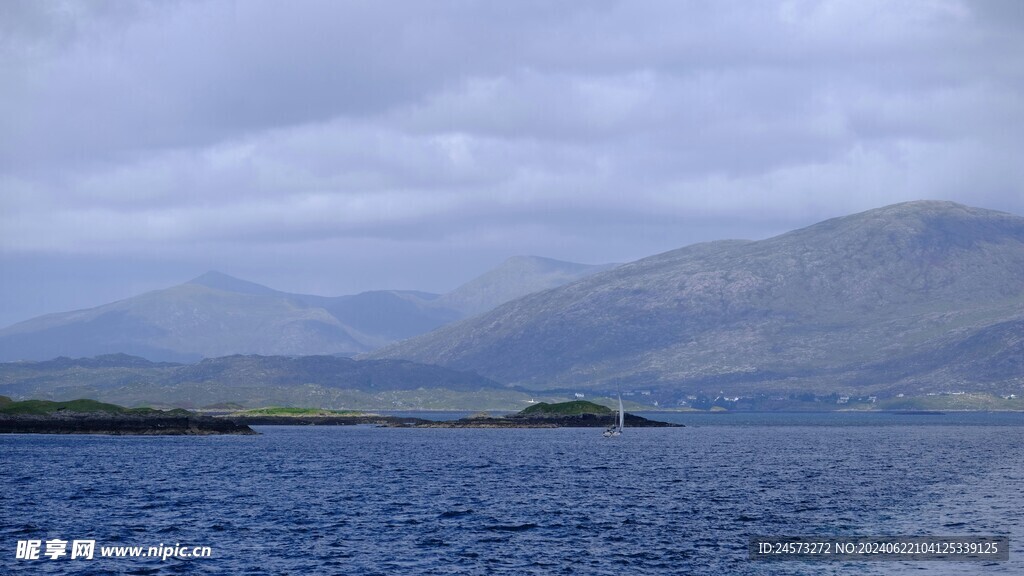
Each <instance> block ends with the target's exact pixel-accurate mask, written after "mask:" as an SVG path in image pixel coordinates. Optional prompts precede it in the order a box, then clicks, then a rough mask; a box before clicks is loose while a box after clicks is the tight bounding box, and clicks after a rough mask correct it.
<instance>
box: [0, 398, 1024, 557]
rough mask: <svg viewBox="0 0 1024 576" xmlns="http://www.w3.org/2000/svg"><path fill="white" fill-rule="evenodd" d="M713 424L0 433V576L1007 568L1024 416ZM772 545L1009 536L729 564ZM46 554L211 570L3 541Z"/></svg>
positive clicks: (1017, 527)
mask: <svg viewBox="0 0 1024 576" xmlns="http://www.w3.org/2000/svg"><path fill="white" fill-rule="evenodd" d="M731 416H732V415H730V416H715V417H712V418H711V419H708V420H704V421H700V418H696V419H692V418H691V420H698V422H696V424H698V425H695V426H691V427H687V428H677V429H628V430H627V431H626V433H625V434H624V435H623V436H621V437H619V438H616V439H612V440H608V439H604V438H602V437H601V435H600V431H598V430H593V429H554V430H444V429H429V430H428V429H424V430H405V429H384V428H372V427H260V428H259V429H260V431H261V432H263V434H262V435H261V436H256V437H194V438H180V437H164V438H156V437H150V438H146V437H137V438H129V437H103V436H29V435H14V436H3V437H0V455H2V467H0V482H2V486H3V490H2V492H0V573H2V574H7V573H27V574H34V573H40V574H509V575H511V574H584V575H600V574H616V575H618V574H821V573H825V574H858V575H861V574H908V573H914V574H1021V573H1024V562H1022V561H1021V559H1020V558H1019V556H1020V543H1021V542H1022V540H1021V538H1022V537H1024V520H1022V514H1021V512H1020V498H1021V495H1022V486H1024V453H1022V450H1021V446H1022V441H1024V417H1021V416H1020V415H1013V416H1009V417H1006V416H1003V415H996V416H997V417H996V418H995V419H992V420H989V422H990V423H989V424H986V419H985V418H986V415H970V416H967V417H964V418H966V420H967V421H964V418H960V419H957V418H951V419H944V418H945V416H931V417H929V416H904V417H901V418H909V419H911V422H909V423H903V424H901V423H899V422H898V421H896V422H894V421H891V420H890V421H885V420H883V421H880V422H874V423H872V422H870V421H865V420H864V419H863V418H861V419H857V418H849V417H846V416H840V417H839V418H838V419H835V418H834V419H832V420H831V424H829V420H828V418H827V417H825V416H821V415H787V416H785V418H788V420H786V421H785V422H781V423H780V422H779V421H778V419H777V418H775V419H772V420H771V421H770V422H762V423H757V421H756V417H753V416H741V415H735V416H738V417H731ZM877 416H882V415H870V417H872V418H873V417H877ZM990 416H991V415H990ZM713 418H718V419H717V420H715V419H713ZM801 418H802V419H803V420H801ZM680 419H682V420H683V421H687V417H686V416H681V417H680ZM823 419H824V420H823ZM786 534H805V535H806V534H818V535H823V536H832V535H883V534H884V535H891V534H907V535H928V534H932V535H1009V536H1010V538H1011V553H1010V561H1009V562H1002V563H997V564H988V565H982V564H978V563H938V562H918V563H909V562H902V563H889V562H844V563H838V562H837V563H813V564H812V563H805V562H785V563H779V562H772V563H765V562H754V561H750V560H748V559H747V538H748V537H749V536H751V535H786ZM51 538H61V539H65V540H71V539H95V540H96V541H97V546H104V545H130V546H145V547H148V546H157V545H159V544H164V545H171V544H176V543H180V544H182V545H187V546H210V547H211V548H212V551H213V556H212V557H211V558H203V559H191V560H177V559H169V560H166V561H162V562H161V561H159V560H154V559H99V558H96V559H94V560H69V559H67V558H63V559H59V560H50V559H45V558H44V559H41V560H21V561H18V560H15V548H16V542H17V541H18V540H27V539H40V540H46V539H51Z"/></svg>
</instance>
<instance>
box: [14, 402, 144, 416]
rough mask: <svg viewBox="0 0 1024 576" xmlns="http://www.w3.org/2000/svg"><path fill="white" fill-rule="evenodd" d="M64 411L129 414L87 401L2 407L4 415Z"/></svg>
mask: <svg viewBox="0 0 1024 576" xmlns="http://www.w3.org/2000/svg"><path fill="white" fill-rule="evenodd" d="M62 410H63V411H67V412H106V413H109V414H121V413H124V412H129V410H128V409H127V408H124V407H123V406H118V405H116V404H106V403H104V402H97V401H96V400H86V399H81V400H69V401H67V402H53V401H50V400H24V401H22V402H9V403H6V404H3V405H2V406H0V413H2V414H53V413H54V412H59V411H62ZM144 410H145V409H144Z"/></svg>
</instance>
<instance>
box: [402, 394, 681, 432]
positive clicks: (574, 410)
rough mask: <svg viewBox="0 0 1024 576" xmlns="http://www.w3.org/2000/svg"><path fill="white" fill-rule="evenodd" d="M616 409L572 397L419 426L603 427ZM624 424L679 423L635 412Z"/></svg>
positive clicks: (610, 421)
mask: <svg viewBox="0 0 1024 576" xmlns="http://www.w3.org/2000/svg"><path fill="white" fill-rule="evenodd" d="M617 416H618V413H617V412H616V411H614V410H612V409H611V408H608V407H606V406H602V405H600V404H594V403H593V402H587V401H585V400H575V401H573V402H560V403H557V404H548V403H546V402H538V403H537V404H534V405H533V406H530V407H529V408H526V409H524V410H521V411H519V412H517V413H515V414H509V415H507V416H490V415H488V414H475V415H473V416H470V417H468V418H461V419H459V420H449V421H446V422H429V421H428V422H425V423H422V424H418V425H417V426H418V427H421V428H604V427H608V426H611V425H612V424H614V423H615V420H616V417H617ZM625 424H626V428H676V427H679V428H681V427H683V425H682V424H673V423H670V422H659V421H657V420H648V419H647V418H643V417H641V416H637V415H635V414H629V413H628V412H627V413H626V415H625Z"/></svg>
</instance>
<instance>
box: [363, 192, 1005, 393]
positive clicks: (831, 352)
mask: <svg viewBox="0 0 1024 576" xmlns="http://www.w3.org/2000/svg"><path fill="white" fill-rule="evenodd" d="M369 357H372V358H402V359H407V360H414V361H417V362H425V363H430V364H438V365H442V366H446V367H450V368H454V369H460V370H472V371H475V372H477V373H479V374H481V375H484V376H487V377H489V378H492V379H494V380H497V381H499V382H503V383H506V384H512V385H519V386H523V387H527V388H530V389H534V390H551V389H581V390H583V389H596V390H604V391H615V390H624V391H636V390H645V391H648V392H649V391H652V390H653V391H654V394H655V396H657V395H658V394H659V393H660V394H661V395H662V396H663V397H665V398H666V399H667V400H671V401H672V402H673V403H674V404H680V405H685V404H686V401H687V399H688V398H689V399H691V400H692V399H693V398H695V397H697V396H708V397H723V396H732V397H739V396H744V395H752V394H762V395H763V394H775V395H786V394H790V395H799V394H808V393H812V394H828V393H837V394H864V395H874V394H880V395H890V396H898V395H899V394H905V395H907V396H910V395H915V396H923V395H926V394H934V393H939V392H947V393H961V392H971V391H977V392H988V393H992V394H1011V393H1012V394H1018V395H1022V392H1024V218H1021V217H1019V216H1015V215H1011V214H1007V213H1002V212H995V211H991V210H984V209H979V208H971V207H967V206H962V205H959V204H954V203H949V202H937V201H919V202H910V203H904V204H897V205H893V206H888V207H884V208H880V209H875V210H870V211H867V212H863V213H860V214H854V215H851V216H847V217H842V218H836V219H832V220H827V221H824V222H821V223H819V224H816V225H813V226H810V227H807V228H803V229H800V230H795V231H793V232H789V233H786V234H782V235H780V236H776V237H773V238H769V239H766V240H760V241H740V240H725V241H717V242H710V243H705V244H697V245H693V246H688V247H685V248H681V249H678V250H673V251H670V252H666V253H663V254H659V255H655V256H651V257H648V258H644V259H642V260H638V261H635V262H632V263H629V264H625V265H622V266H619V267H616V268H613V269H610V270H606V271H603V272H600V273H597V274H593V275H590V276H587V277H586V278H583V279H580V280H577V281H575V282H572V283H568V284H566V285H563V286H561V287H557V288H554V289H551V290H547V291H544V292H538V293H534V294H530V295H527V296H524V297H522V298H518V299H516V300H513V301H510V302H508V303H506V304H503V305H501V306H499V307H497V308H495V309H493V310H490V311H488V312H485V313H483V314H480V315H478V316H475V317H473V318H470V319H466V320H463V321H460V322H456V323H452V324H449V325H446V326H444V327H442V328H439V329H438V330H435V331H433V332H430V333H428V334H425V335H422V336H418V337H415V338H412V339H409V340H406V341H403V342H400V343H397V344H394V345H391V346H388V347H385V348H384V349H382V350H379V351H377V352H375V353H373V354H371V355H369Z"/></svg>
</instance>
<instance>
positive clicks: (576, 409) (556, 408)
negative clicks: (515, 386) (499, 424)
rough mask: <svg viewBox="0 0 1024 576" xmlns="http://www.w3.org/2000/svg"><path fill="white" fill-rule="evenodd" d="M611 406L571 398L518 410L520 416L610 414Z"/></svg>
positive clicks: (540, 403) (539, 403)
mask: <svg viewBox="0 0 1024 576" xmlns="http://www.w3.org/2000/svg"><path fill="white" fill-rule="evenodd" d="M611 413H612V410H611V408H608V407H607V406H601V405H600V404H594V403H593V402H587V401H586V400H573V401H572V402H559V403H558V404H548V403H547V402H538V403H537V404H534V405H533V406H530V407H529V408H525V409H523V410H521V411H520V412H519V415H520V416H574V415H577V414H611Z"/></svg>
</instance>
